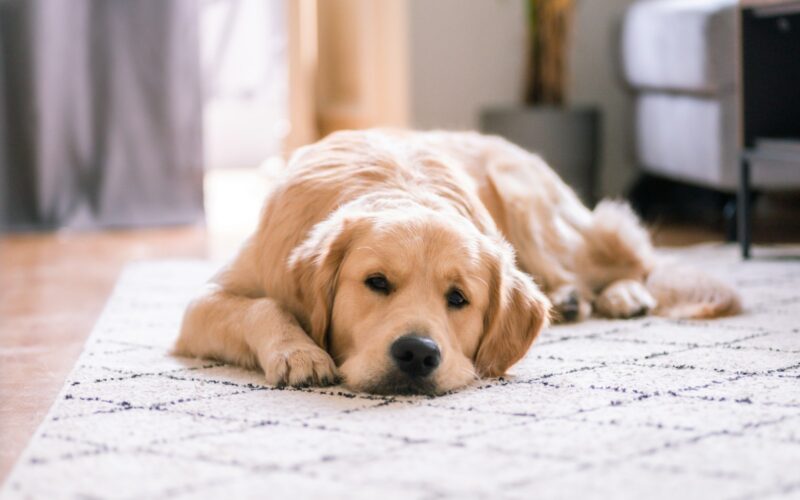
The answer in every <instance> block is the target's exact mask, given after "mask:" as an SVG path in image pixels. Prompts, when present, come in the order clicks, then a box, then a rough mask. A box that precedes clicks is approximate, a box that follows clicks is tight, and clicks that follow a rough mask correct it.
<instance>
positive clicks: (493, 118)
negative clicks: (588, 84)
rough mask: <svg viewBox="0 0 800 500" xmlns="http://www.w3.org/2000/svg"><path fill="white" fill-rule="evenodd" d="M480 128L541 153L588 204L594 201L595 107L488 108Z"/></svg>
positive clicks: (597, 125)
mask: <svg viewBox="0 0 800 500" xmlns="http://www.w3.org/2000/svg"><path fill="white" fill-rule="evenodd" d="M480 127H481V130H482V131H483V132H485V133H489V134H497V135H500V136H503V137H505V138H506V139H508V140H509V141H511V142H513V143H515V144H518V145H519V146H522V147H523V148H525V149H527V150H529V151H533V152H535V153H538V154H540V155H541V156H542V157H543V158H544V159H545V160H546V161H547V163H548V164H549V165H550V166H551V167H552V168H553V169H554V170H555V171H556V172H557V173H558V175H560V176H561V178H562V179H564V181H565V182H566V183H567V184H569V185H570V186H571V187H572V188H573V189H574V190H575V192H576V193H577V194H578V196H580V198H581V200H583V202H584V203H586V204H587V205H589V206H592V205H594V202H595V201H596V200H595V175H596V170H597V159H598V158H599V150H598V138H599V137H600V113H599V112H598V111H597V110H596V109H594V108H589V107H586V108H559V107H544V106H543V107H521V106H520V107H506V108H488V109H485V110H484V111H483V112H482V113H481V116H480Z"/></svg>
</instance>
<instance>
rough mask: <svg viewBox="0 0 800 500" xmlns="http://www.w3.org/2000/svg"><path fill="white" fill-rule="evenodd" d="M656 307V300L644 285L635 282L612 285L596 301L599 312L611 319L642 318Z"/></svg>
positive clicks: (626, 281)
mask: <svg viewBox="0 0 800 500" xmlns="http://www.w3.org/2000/svg"><path fill="white" fill-rule="evenodd" d="M655 307H656V299H654V298H653V296H652V295H651V294H650V292H649V291H647V288H645V286H644V285H643V284H642V283H640V282H638V281H634V280H619V281H615V282H614V283H611V284H610V285H608V286H607V287H606V288H605V289H604V290H603V292H602V293H601V294H600V296H599V297H598V298H597V300H596V301H595V308H596V309H597V312H599V313H600V314H602V315H603V316H606V317H609V318H633V317H635V316H642V315H644V314H647V313H648V312H649V311H651V310H653V309H655Z"/></svg>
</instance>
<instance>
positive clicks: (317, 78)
mask: <svg viewBox="0 0 800 500" xmlns="http://www.w3.org/2000/svg"><path fill="white" fill-rule="evenodd" d="M798 34H800V23H798V2H796V1H790V0H603V1H598V0H435V1H430V0H381V1H371V0H336V1H332V0H331V1H326V0H69V1H57V0H0V399H2V401H3V404H2V405H0V424H2V427H3V437H4V446H3V447H2V449H0V459H1V460H0V478H2V476H4V475H5V473H6V471H7V468H8V467H9V466H10V464H11V463H12V462H13V457H14V456H16V454H17V453H18V451H19V449H20V447H21V446H22V445H23V444H24V442H25V441H26V440H27V436H28V435H29V433H30V431H31V430H32V426H33V425H34V424H35V422H38V421H39V418H40V417H41V414H42V413H43V412H44V411H45V410H46V408H47V405H48V404H49V401H50V400H51V399H52V396H53V394H54V391H56V390H57V388H58V387H59V386H60V385H61V381H62V380H63V377H64V374H65V372H66V370H67V369H68V368H69V367H70V366H72V364H73V361H74V359H75V357H76V356H77V353H78V352H79V351H80V347H81V345H82V343H83V341H84V339H85V337H86V335H87V334H88V332H89V331H90V328H91V324H92V322H93V321H94V320H95V318H96V316H97V314H98V312H99V310H100V309H101V307H102V304H103V302H104V301H105V299H106V297H107V295H108V293H109V291H110V290H111V287H112V285H113V283H114V281H115V279H116V277H117V275H118V273H119V271H120V269H121V267H122V266H123V265H124V264H125V263H126V262H128V261H130V260H133V259H144V258H189V257H191V258H212V259H223V258H226V257H229V256H230V255H231V254H232V253H233V252H234V251H235V250H236V248H237V247H238V246H239V245H240V244H241V242H242V241H243V240H244V239H245V238H246V237H247V236H248V234H249V233H250V231H251V230H252V229H253V227H254V225H255V223H256V220H257V217H258V212H259V208H260V206H261V203H262V201H263V198H264V195H265V193H266V191H267V189H268V188H269V186H270V183H271V182H272V180H273V179H274V178H275V176H276V175H279V174H280V171H281V169H282V168H283V167H284V165H285V163H286V161H287V158H288V157H289V156H290V155H291V152H292V151H293V150H295V149H296V148H297V147H299V146H302V145H304V144H308V143H311V142H313V141H315V140H317V139H319V138H321V137H323V136H325V135H326V134H328V133H330V132H332V131H335V130H338V129H350V128H363V127H373V126H396V127H411V128H418V129H430V128H448V129H465V130H476V129H477V130H482V131H484V132H487V133H497V134H501V135H504V136H506V137H507V138H509V139H511V140H513V141H514V142H517V143H519V144H520V145H522V146H524V147H526V148H529V149H532V150H536V151H539V152H541V153H542V154H543V156H544V157H545V159H546V160H548V161H549V162H550V164H551V165H552V166H553V168H554V169H555V170H556V171H557V172H558V173H559V174H560V175H562V177H564V179H565V180H567V182H569V183H570V184H571V185H572V186H573V187H574V188H575V190H576V192H577V193H578V194H579V195H580V196H581V197H582V198H583V200H584V201H585V202H586V203H587V204H590V205H592V204H593V203H594V202H595V201H597V200H598V199H599V198H600V197H603V196H613V197H628V198H630V200H631V201H632V203H633V204H634V206H635V208H636V209H637V210H638V211H639V212H640V214H642V215H643V216H644V217H645V219H646V221H647V223H648V224H649V225H650V226H651V227H652V229H653V232H654V238H655V240H656V242H657V243H658V244H667V245H683V244H689V243H697V242H709V241H711V242H722V241H732V240H734V239H735V238H736V236H737V235H736V224H735V220H736V215H737V211H738V208H739V206H740V203H737V201H736V192H737V189H739V188H740V158H742V156H741V154H742V153H743V152H747V151H751V150H759V151H766V154H765V155H762V156H760V157H759V158H756V159H754V160H753V162H752V163H753V165H752V167H753V170H752V179H751V180H752V188H753V189H752V190H749V189H748V190H747V191H745V192H744V198H743V199H747V200H749V201H751V202H755V204H754V209H755V210H754V214H755V217H754V223H753V228H754V233H753V235H754V238H755V240H756V242H775V241H782V242H783V241H797V240H798V236H800V230H798V227H799V226H800V224H798V219H800V217H799V216H798V214H800V210H798V209H797V208H798V206H800V201H799V200H798V195H797V188H798V187H800V167H799V166H798V165H800V162H798V161H797V158H798V155H800V145H799V144H800V142H798V141H799V139H798V138H800V131H799V130H798V127H800V107H799V106H800V57H797V54H800V43H798ZM743 82H744V83H746V84H747V85H743ZM748 89H749V90H748ZM740 199H742V198H740Z"/></svg>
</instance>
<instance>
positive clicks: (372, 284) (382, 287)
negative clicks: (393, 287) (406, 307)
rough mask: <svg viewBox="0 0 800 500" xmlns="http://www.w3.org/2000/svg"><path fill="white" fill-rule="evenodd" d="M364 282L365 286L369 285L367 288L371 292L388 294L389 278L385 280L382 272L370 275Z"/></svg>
mask: <svg viewBox="0 0 800 500" xmlns="http://www.w3.org/2000/svg"><path fill="white" fill-rule="evenodd" d="M364 284H365V285H367V287H369V289H370V290H372V291H373V292H378V293H382V294H385V295H389V291H390V290H389V280H387V279H386V276H384V275H382V274H376V275H374V276H370V277H369V278H367V279H366V280H364Z"/></svg>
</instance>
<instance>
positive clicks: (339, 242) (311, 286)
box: [288, 216, 367, 349]
mask: <svg viewBox="0 0 800 500" xmlns="http://www.w3.org/2000/svg"><path fill="white" fill-rule="evenodd" d="M366 224H367V223H366V220H365V219H358V218H353V217H350V218H348V217H340V216H334V217H332V218H329V219H326V220H324V221H322V222H320V223H318V224H317V225H316V226H314V228H313V229H312V230H311V232H310V233H309V236H308V237H307V238H306V240H305V241H304V242H303V243H301V244H300V245H299V246H298V247H297V248H295V250H294V251H293V252H292V253H291V255H290V256H289V261H288V264H289V270H290V273H291V276H292V277H293V278H294V280H295V282H296V283H297V294H298V299H299V300H300V303H301V304H303V306H304V307H305V309H306V312H307V314H308V324H305V325H303V326H305V327H306V329H307V331H308V333H309V335H311V338H312V339H314V342H316V343H317V345H319V346H320V347H322V348H323V349H327V341H328V338H327V337H328V327H329V324H330V317H331V311H332V308H333V297H334V294H335V291H336V282H337V280H338V276H339V267H340V266H341V264H342V261H343V260H344V257H345V255H346V254H347V249H348V248H349V247H350V242H351V241H352V240H353V238H355V236H356V235H357V234H358V233H360V232H362V231H364V230H365V227H366Z"/></svg>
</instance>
